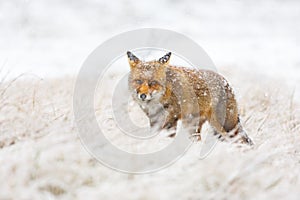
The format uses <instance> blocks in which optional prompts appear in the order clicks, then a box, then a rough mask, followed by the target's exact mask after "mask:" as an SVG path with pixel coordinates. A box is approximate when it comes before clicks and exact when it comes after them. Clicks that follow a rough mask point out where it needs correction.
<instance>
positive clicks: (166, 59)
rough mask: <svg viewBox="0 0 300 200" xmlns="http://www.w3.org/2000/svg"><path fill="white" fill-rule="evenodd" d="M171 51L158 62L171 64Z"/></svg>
mask: <svg viewBox="0 0 300 200" xmlns="http://www.w3.org/2000/svg"><path fill="white" fill-rule="evenodd" d="M171 54H172V53H171V52H169V53H167V54H166V55H164V56H163V57H161V58H160V59H159V60H158V62H160V63H161V64H169V61H170V58H171Z"/></svg>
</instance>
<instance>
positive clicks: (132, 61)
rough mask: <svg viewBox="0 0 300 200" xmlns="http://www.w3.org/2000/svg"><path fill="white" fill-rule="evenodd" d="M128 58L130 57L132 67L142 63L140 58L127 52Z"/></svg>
mask: <svg viewBox="0 0 300 200" xmlns="http://www.w3.org/2000/svg"><path fill="white" fill-rule="evenodd" d="M127 57H128V62H129V65H130V67H132V68H133V67H135V66H136V64H138V63H139V62H140V59H138V57H136V56H135V55H134V54H133V53H131V52H130V51H127Z"/></svg>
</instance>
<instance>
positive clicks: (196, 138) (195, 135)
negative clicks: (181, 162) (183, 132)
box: [190, 133, 201, 142]
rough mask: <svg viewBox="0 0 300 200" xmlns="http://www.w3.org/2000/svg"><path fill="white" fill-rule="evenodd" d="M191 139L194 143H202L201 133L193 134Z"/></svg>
mask: <svg viewBox="0 0 300 200" xmlns="http://www.w3.org/2000/svg"><path fill="white" fill-rule="evenodd" d="M190 138H191V139H192V140H193V141H194V142H198V141H201V134H200V133H193V134H192V135H191V136H190Z"/></svg>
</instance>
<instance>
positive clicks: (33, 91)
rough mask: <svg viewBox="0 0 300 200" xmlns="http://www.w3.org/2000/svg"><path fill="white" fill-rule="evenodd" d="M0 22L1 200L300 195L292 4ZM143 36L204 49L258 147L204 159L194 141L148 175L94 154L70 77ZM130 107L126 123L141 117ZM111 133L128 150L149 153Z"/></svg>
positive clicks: (157, 6) (85, 5) (0, 9)
mask: <svg viewBox="0 0 300 200" xmlns="http://www.w3.org/2000/svg"><path fill="white" fill-rule="evenodd" d="M0 22H1V26H0V69H1V71H0V81H1V82H0V200H2V199H145V200H146V199H283V198H284V199H298V198H299V196H300V190H299V188H300V114H299V113H300V100H299V98H300V84H299V83H300V56H299V52H300V36H299V35H300V2H299V1H296V0H295V1H292V0H288V1H280V0H274V1H268V0H267V1H237V0H235V1H226V2H225V1H205V2H204V1H198V0H187V1H177V0H174V1H171V0H169V1H156V0H155V1H130V0H124V1H111V2H109V3H107V2H105V1H96V0H86V1H82V0H74V1H60V0H54V1H46V0H40V1H38V0H14V1H0ZM143 27H156V28H164V29H170V30H174V31H178V32H180V33H183V34H185V35H186V36H188V37H190V38H192V39H193V40H194V41H196V42H197V43H198V44H200V45H201V46H202V47H203V48H204V50H205V51H206V52H207V53H208V55H209V56H210V57H211V59H212V60H213V61H214V63H215V65H216V66H217V68H218V70H219V72H220V73H221V74H223V75H224V76H225V77H226V78H227V79H228V80H229V82H231V83H232V85H233V88H234V90H235V91H236V94H237V98H238V102H239V105H240V112H241V116H242V123H243V124H244V126H245V129H246V130H247V132H248V134H249V135H250V137H252V138H253V140H254V142H255V143H256V144H255V146H254V147H253V148H246V147H243V148H241V147H237V146H235V145H229V144H227V143H218V144H217V146H216V148H215V149H214V150H213V152H212V153H211V154H210V155H209V156H208V157H207V158H205V159H203V160H201V159H199V151H200V149H201V146H202V144H201V142H199V143H195V144H193V146H192V147H191V148H190V149H189V150H188V152H187V153H186V154H185V155H184V156H183V157H182V158H181V159H180V160H178V161H177V162H176V163H175V164H173V165H171V166H170V167H168V168H165V169H163V170H161V171H159V172H157V173H153V174H144V175H132V174H123V173H119V172H116V171H114V170H111V169H109V168H107V167H105V166H103V165H101V164H100V163H99V162H97V161H96V160H94V159H93V158H92V157H91V156H90V154H89V153H88V152H87V151H86V150H85V148H84V147H83V146H82V144H81V142H80V140H79V138H78V136H77V128H76V124H75V123H74V116H73V108H72V101H73V99H72V98H73V89H74V84H75V81H76V74H77V73H78V71H79V70H80V67H81V65H82V63H83V62H84V60H85V59H86V57H87V56H88V55H89V54H90V53H91V52H92V51H93V50H94V49H95V48H96V47H97V46H98V45H100V44H101V43H102V42H104V41H105V40H107V39H109V38H110V37H112V36H113V35H116V34H119V33H121V32H124V31H128V30H132V29H137V28H143ZM120 45H122V44H120ZM124 66H125V65H124ZM123 70H124V69H120V70H119V71H118V70H116V71H114V74H115V75H114V76H115V77H118V76H119V75H120V74H121V71H123ZM125 70H126V69H125ZM21 74H22V76H21V77H19V78H17V80H16V81H14V78H15V77H18V76H19V75H21ZM111 91H112V88H111V87H107V88H106V89H105V90H102V91H98V95H100V94H103V96H102V97H103V98H101V95H100V97H99V98H100V99H101V102H100V101H99V105H96V106H97V108H98V109H97V110H96V115H97V118H98V119H99V123H101V122H102V121H101V120H106V121H107V119H111V115H110V107H109V105H110V102H111ZM101 103H102V104H101ZM132 105H133V108H132V113H131V115H132V116H133V118H139V119H140V118H141V119H143V120H145V117H144V116H143V115H142V114H141V113H140V112H138V111H137V109H135V108H136V107H135V106H136V105H134V104H132ZM108 125H109V127H107V128H109V129H110V130H114V129H117V127H116V126H115V125H114V124H108ZM205 130H206V129H205ZM205 130H204V131H205ZM113 136H114V135H111V141H112V143H114V144H116V145H121V146H122V145H123V146H126V147H128V148H129V149H131V150H137V149H144V148H145V149H147V148H148V147H149V144H147V143H143V144H137V143H134V142H133V143H129V142H128V141H127V140H122V137H121V138H115V137H113ZM108 137H109V136H108ZM160 139H161V140H160V141H162V142H165V144H167V143H169V142H170V140H171V139H169V138H163V137H161V138H160ZM143 145H144V146H143ZM160 145H161V143H160V144H158V143H155V141H154V142H153V144H151V147H158V148H159V147H160Z"/></svg>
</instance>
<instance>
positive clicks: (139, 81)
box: [135, 79, 143, 85]
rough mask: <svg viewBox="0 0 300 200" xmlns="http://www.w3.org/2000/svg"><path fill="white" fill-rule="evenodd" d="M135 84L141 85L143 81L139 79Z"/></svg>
mask: <svg viewBox="0 0 300 200" xmlns="http://www.w3.org/2000/svg"><path fill="white" fill-rule="evenodd" d="M135 82H136V83H137V84H139V85H141V84H142V83H143V81H142V80H140V79H137V80H135Z"/></svg>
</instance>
